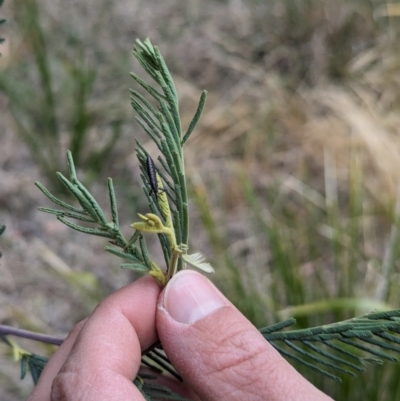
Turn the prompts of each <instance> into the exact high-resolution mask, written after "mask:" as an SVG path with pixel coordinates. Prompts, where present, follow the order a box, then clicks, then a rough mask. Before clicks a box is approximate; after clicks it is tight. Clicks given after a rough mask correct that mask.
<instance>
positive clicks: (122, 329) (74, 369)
mask: <svg viewBox="0 0 400 401" xmlns="http://www.w3.org/2000/svg"><path fill="white" fill-rule="evenodd" d="M159 293H160V288H159V286H158V284H157V283H156V282H155V281H154V279H152V278H151V277H145V278H143V279H140V280H138V281H135V282H134V283H132V284H130V285H128V286H126V287H124V288H122V289H120V290H119V291H117V292H116V293H114V294H112V295H110V296H109V297H107V298H106V299H105V300H104V301H102V302H101V303H100V304H99V305H98V306H97V307H96V309H95V311H94V312H93V313H92V315H91V316H90V317H89V318H88V319H87V321H86V322H85V324H84V326H83V328H82V329H81V330H80V332H79V334H78V336H77V338H76V340H75V343H74V345H73V347H72V349H71V352H70V353H69V355H68V357H67V359H66V361H65V363H64V365H63V367H62V368H61V370H60V372H59V373H58V374H57V375H56V377H55V379H54V381H53V386H52V392H51V396H50V394H48V395H42V397H40V398H33V399H32V401H33V400H34V399H40V400H41V401H42V400H50V399H51V400H53V401H56V400H63V401H67V400H71V401H72V400H74V401H78V400H81V399H85V400H86V399H95V400H97V401H101V400H110V401H111V400H114V399H115V400H118V401H120V400H121V399H123V400H143V397H142V396H141V395H140V393H139V391H138V390H137V388H136V387H135V386H134V385H133V384H132V380H133V379H134V378H135V376H136V374H137V372H138V369H139V366H140V359H141V350H142V349H146V348H148V347H149V346H150V345H151V344H153V343H154V342H155V341H156V340H157V332H156V327H155V311H156V304H157V298H158V295H159ZM43 379H44V380H45V378H43ZM41 380H42V378H41ZM40 385H41V381H39V383H38V388H37V389H36V391H35V393H36V392H38V393H40ZM50 397H51V398H50Z"/></svg>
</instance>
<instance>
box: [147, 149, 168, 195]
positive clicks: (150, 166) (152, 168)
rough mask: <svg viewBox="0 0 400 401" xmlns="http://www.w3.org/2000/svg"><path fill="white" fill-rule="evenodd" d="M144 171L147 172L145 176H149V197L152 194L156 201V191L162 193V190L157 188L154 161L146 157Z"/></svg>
mask: <svg viewBox="0 0 400 401" xmlns="http://www.w3.org/2000/svg"><path fill="white" fill-rule="evenodd" d="M146 170H147V175H148V176H149V184H150V187H151V191H150V195H151V194H152V193H153V194H154V196H155V198H156V199H157V196H158V191H164V190H163V189H159V188H158V183H157V170H156V166H155V164H154V161H153V159H152V158H151V157H150V156H147V159H146Z"/></svg>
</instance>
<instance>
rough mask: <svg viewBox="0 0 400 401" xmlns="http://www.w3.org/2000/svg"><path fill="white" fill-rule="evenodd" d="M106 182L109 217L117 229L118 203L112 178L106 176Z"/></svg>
mask: <svg viewBox="0 0 400 401" xmlns="http://www.w3.org/2000/svg"><path fill="white" fill-rule="evenodd" d="M107 184H108V195H109V198H110V206H111V219H112V222H113V223H114V225H115V228H116V230H118V229H119V219H118V205H117V200H116V197H115V190H114V185H113V181H112V178H110V177H109V178H108V180H107Z"/></svg>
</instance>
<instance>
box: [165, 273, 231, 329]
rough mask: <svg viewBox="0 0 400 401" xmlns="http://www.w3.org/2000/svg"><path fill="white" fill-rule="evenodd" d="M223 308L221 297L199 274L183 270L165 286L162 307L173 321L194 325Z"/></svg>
mask: <svg viewBox="0 0 400 401" xmlns="http://www.w3.org/2000/svg"><path fill="white" fill-rule="evenodd" d="M223 306H225V303H224V300H223V298H222V295H221V294H220V293H219V292H218V290H217V289H216V288H215V287H214V286H213V285H212V284H211V283H210V282H209V281H208V280H207V279H206V278H205V277H203V276H202V275H201V274H199V273H196V272H194V271H191V270H185V271H182V272H180V273H178V274H177V275H175V276H174V277H173V278H172V279H171V281H170V282H169V283H168V285H167V289H166V291H165V296H164V307H165V309H166V310H167V311H168V313H169V314H170V315H171V317H172V318H173V319H175V320H176V321H178V322H181V323H186V324H189V323H194V322H197V321H198V320H200V319H202V318H203V317H205V316H208V315H209V314H211V313H212V312H214V311H215V310H217V309H219V308H222V307H223Z"/></svg>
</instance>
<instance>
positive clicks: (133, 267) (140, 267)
mask: <svg viewBox="0 0 400 401" xmlns="http://www.w3.org/2000/svg"><path fill="white" fill-rule="evenodd" d="M120 267H121V268H122V269H129V270H135V271H140V272H149V271H150V269H149V268H148V267H147V266H145V265H143V264H141V263H123V264H122V265H120Z"/></svg>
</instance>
